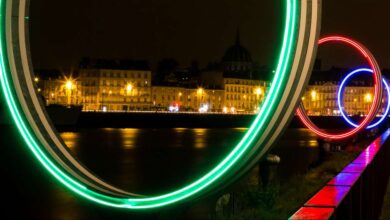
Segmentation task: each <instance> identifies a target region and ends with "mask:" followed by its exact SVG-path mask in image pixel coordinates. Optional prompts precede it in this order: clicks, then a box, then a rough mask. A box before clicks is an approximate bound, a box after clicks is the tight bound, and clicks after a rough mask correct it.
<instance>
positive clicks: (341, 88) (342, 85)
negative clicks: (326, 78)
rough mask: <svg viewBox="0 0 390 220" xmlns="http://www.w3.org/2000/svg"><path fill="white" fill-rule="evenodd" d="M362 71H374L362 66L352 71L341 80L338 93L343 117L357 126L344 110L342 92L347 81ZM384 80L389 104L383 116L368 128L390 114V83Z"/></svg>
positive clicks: (374, 125)
mask: <svg viewBox="0 0 390 220" xmlns="http://www.w3.org/2000/svg"><path fill="white" fill-rule="evenodd" d="M361 72H368V73H373V71H372V70H371V69H367V68H361V69H357V70H355V71H353V72H351V73H349V74H348V75H347V76H346V77H345V78H344V80H343V81H342V82H341V85H340V87H339V91H338V94H337V104H338V107H339V110H340V113H341V116H343V118H344V119H345V121H346V122H347V123H348V124H350V125H352V126H354V127H355V128H356V127H357V126H358V125H357V124H355V123H354V122H353V121H351V120H350V119H349V118H348V116H347V115H346V113H345V112H344V106H343V105H342V93H343V91H344V87H345V84H346V82H347V81H348V80H349V79H350V78H351V77H352V76H353V75H355V74H357V73H361ZM382 81H383V84H384V85H385V87H386V91H387V99H388V100H387V106H386V111H385V112H384V113H383V116H382V117H381V118H380V119H379V120H378V121H377V122H376V123H374V124H371V125H369V126H368V127H367V128H366V129H371V128H374V127H376V126H378V125H379V124H380V123H382V122H383V120H385V118H386V117H387V115H388V114H389V110H390V102H389V101H390V100H389V98H390V89H389V85H388V84H387V82H386V80H385V79H382Z"/></svg>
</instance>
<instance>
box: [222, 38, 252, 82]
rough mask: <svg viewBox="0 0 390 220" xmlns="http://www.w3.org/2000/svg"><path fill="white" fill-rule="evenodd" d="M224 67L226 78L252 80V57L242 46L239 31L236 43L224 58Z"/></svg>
mask: <svg viewBox="0 0 390 220" xmlns="http://www.w3.org/2000/svg"><path fill="white" fill-rule="evenodd" d="M222 65H223V69H224V75H225V77H237V78H252V71H253V62H252V56H251V54H250V53H249V51H248V50H247V49H246V48H245V47H243V46H242V45H241V42H240V33H239V31H237V36H236V43H235V44H234V45H233V46H232V47H230V48H229V49H227V50H226V52H225V55H224V56H223V58H222Z"/></svg>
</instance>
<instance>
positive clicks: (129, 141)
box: [119, 128, 140, 149]
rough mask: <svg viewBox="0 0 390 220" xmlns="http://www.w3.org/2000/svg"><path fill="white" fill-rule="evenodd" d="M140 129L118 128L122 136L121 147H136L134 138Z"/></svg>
mask: <svg viewBox="0 0 390 220" xmlns="http://www.w3.org/2000/svg"><path fill="white" fill-rule="evenodd" d="M139 131H140V129H136V128H125V129H119V133H120V137H121V138H122V147H123V148H124V149H133V148H135V147H136V138H137V136H138V135H139Z"/></svg>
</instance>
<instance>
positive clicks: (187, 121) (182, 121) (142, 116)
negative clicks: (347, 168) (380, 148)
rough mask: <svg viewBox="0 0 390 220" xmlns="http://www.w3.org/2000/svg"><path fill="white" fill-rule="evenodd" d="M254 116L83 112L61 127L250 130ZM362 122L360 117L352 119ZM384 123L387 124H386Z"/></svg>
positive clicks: (332, 119)
mask: <svg viewBox="0 0 390 220" xmlns="http://www.w3.org/2000/svg"><path fill="white" fill-rule="evenodd" d="M255 117H256V115H253V114H199V113H192V114H191V113H161V112H132V113H128V112H126V113H122V112H118V113H111V112H110V113H108V112H107V113H102V112H82V113H81V115H80V117H79V119H78V120H77V123H75V124H74V125H71V126H67V127H65V126H62V128H70V129H72V128H88V127H94V128H130V127H131V128H175V127H176V128H177V127H183V128H236V127H249V126H250V125H251V123H252V121H253V120H254V118H255ZM311 118H312V120H313V122H314V123H315V124H316V125H318V126H319V127H321V128H325V129H327V128H338V129H347V128H349V126H348V125H347V123H345V122H344V120H343V119H342V118H341V116H314V117H311ZM353 120H355V121H360V120H361V118H360V117H357V118H356V117H355V118H353ZM384 124H385V123H384ZM290 128H303V124H302V123H301V121H300V120H299V118H297V117H294V118H293V119H292V121H291V123H290Z"/></svg>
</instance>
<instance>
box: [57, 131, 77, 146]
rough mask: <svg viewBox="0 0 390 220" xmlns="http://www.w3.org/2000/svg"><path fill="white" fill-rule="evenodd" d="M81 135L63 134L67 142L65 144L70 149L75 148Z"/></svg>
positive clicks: (74, 133)
mask: <svg viewBox="0 0 390 220" xmlns="http://www.w3.org/2000/svg"><path fill="white" fill-rule="evenodd" d="M79 135H80V133H77V132H63V133H61V137H62V139H63V140H64V141H65V144H66V145H67V146H68V147H69V148H70V149H72V148H74V147H75V146H77V145H78V140H79V137H80V136H79Z"/></svg>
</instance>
